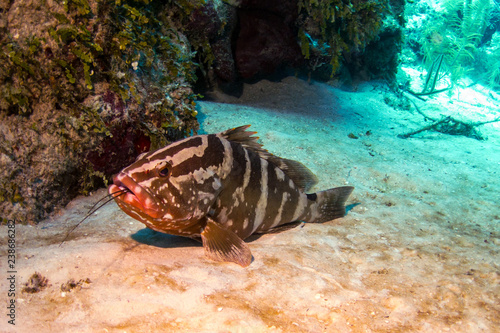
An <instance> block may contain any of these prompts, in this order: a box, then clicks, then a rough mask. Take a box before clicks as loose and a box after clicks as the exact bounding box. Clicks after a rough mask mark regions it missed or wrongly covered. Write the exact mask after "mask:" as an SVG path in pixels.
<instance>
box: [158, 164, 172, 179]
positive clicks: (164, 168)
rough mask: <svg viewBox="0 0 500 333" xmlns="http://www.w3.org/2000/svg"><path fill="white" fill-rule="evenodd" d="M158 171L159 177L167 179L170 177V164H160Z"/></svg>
mask: <svg viewBox="0 0 500 333" xmlns="http://www.w3.org/2000/svg"><path fill="white" fill-rule="evenodd" d="M156 169H157V170H158V175H159V176H160V177H167V176H168V175H169V172H170V164H169V163H166V162H163V163H160V164H159V165H158V166H157V167H156Z"/></svg>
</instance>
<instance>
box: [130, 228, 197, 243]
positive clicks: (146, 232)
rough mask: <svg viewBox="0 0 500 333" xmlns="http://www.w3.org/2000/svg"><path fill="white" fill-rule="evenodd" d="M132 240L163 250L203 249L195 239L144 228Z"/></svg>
mask: <svg viewBox="0 0 500 333" xmlns="http://www.w3.org/2000/svg"><path fill="white" fill-rule="evenodd" d="M130 238H132V239H133V240H135V241H136V242H139V243H141V244H146V245H151V246H156V247H161V248H175V247H194V246H196V247H198V246H200V247H201V243H200V242H197V241H196V240H194V239H191V238H187V237H181V236H174V235H169V234H164V233H162V232H158V231H154V230H151V229H149V228H144V229H141V230H139V231H137V232H136V233H135V234H132V235H130Z"/></svg>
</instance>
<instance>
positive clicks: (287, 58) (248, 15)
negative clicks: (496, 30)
mask: <svg viewBox="0 0 500 333" xmlns="http://www.w3.org/2000/svg"><path fill="white" fill-rule="evenodd" d="M225 2H226V3H227V4H221V5H219V6H218V7H217V6H216V7H217V8H218V9H216V10H211V9H210V8H212V7H214V6H212V5H210V3H211V2H207V4H206V5H205V6H204V7H203V8H204V10H203V12H204V15H205V16H200V15H196V16H197V17H198V18H201V19H200V20H199V21H198V23H197V24H198V25H199V26H200V27H204V28H205V30H206V32H207V35H208V36H210V37H207V38H206V39H205V41H206V43H205V44H203V46H202V47H201V49H202V50H210V51H213V53H210V52H209V53H210V57H208V58H209V59H210V60H211V61H203V60H202V61H200V62H201V63H203V64H204V68H205V70H204V72H205V73H212V76H211V77H209V78H208V79H207V80H206V81H208V83H209V85H210V84H211V85H215V84H217V83H220V82H221V81H222V82H230V81H235V80H236V79H238V78H243V79H255V78H259V77H261V76H262V75H266V74H270V73H273V72H275V71H276V70H277V69H280V68H283V67H284V66H288V67H293V68H296V69H298V70H300V71H302V72H308V73H309V74H311V73H312V74H313V75H314V76H315V78H317V79H322V80H329V79H330V78H331V77H332V76H333V75H336V74H337V73H341V72H343V73H346V72H347V75H352V76H356V77H360V78H361V79H372V78H386V79H388V80H394V77H395V73H396V70H397V64H398V54H399V52H400V50H401V39H402V34H401V31H402V28H403V26H404V23H405V22H404V14H403V13H404V5H405V1H403V0H370V1H360V0H356V1H346V0H319V1H310V0H296V1H285V2H283V1H277V0H267V1H263V0H231V1H225ZM214 3H217V2H215V1H214ZM230 8H232V10H231V9H230ZM214 12H218V13H219V17H222V20H221V23H217V24H216V25H217V26H220V24H222V26H221V27H220V28H219V30H217V29H214V27H213V26H209V25H207V24H204V23H203V22H206V21H210V22H217V20H208V18H209V17H212V14H211V13H214ZM191 26H196V24H192V25H191ZM228 27H229V28H228ZM215 31H218V32H217V33H215V34H214V32H215ZM231 36H232V37H231ZM190 40H191V38H190ZM199 44H200V45H201V43H199ZM215 50H217V51H218V52H217V54H216V53H215ZM203 52H204V53H203V54H206V52H205V51H203ZM212 61H213V62H212ZM235 65H236V66H235ZM221 69H223V70H221Z"/></svg>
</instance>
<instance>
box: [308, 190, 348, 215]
mask: <svg viewBox="0 0 500 333" xmlns="http://www.w3.org/2000/svg"><path fill="white" fill-rule="evenodd" d="M352 190H354V187H352V186H342V187H336V188H331V189H329V190H326V191H321V192H317V193H313V194H308V195H307V197H308V199H309V200H310V201H311V203H310V205H309V206H310V208H311V220H309V221H307V222H315V223H321V222H326V221H330V220H333V219H336V218H339V217H343V216H344V215H345V202H346V201H347V198H348V197H349V195H350V194H351V192H352Z"/></svg>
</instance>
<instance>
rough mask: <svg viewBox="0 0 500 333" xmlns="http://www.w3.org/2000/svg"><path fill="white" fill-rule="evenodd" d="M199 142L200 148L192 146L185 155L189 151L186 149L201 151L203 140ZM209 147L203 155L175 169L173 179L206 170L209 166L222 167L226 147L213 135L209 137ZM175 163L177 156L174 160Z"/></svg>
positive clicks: (191, 158) (185, 151) (190, 159)
mask: <svg viewBox="0 0 500 333" xmlns="http://www.w3.org/2000/svg"><path fill="white" fill-rule="evenodd" d="M197 141H199V144H198V146H190V147H189V148H185V149H184V150H183V153H188V152H189V151H188V150H186V149H191V150H195V149H199V146H201V145H202V144H203V143H202V142H201V140H197ZM207 141H208V143H207V147H206V149H205V150H204V152H203V154H201V155H193V156H192V157H190V158H188V159H187V160H185V161H183V162H181V163H180V164H178V165H177V166H176V168H175V169H174V170H175V171H174V172H173V173H172V177H177V176H182V175H186V174H189V173H190V172H193V171H196V170H200V169H205V168H206V167H207V166H220V165H221V164H222V162H223V161H224V153H223V152H224V146H223V144H222V142H221V140H220V139H219V138H218V137H217V136H215V135H213V134H211V135H208V136H207ZM172 159H173V160H174V161H175V155H174V156H173V158H172Z"/></svg>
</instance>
